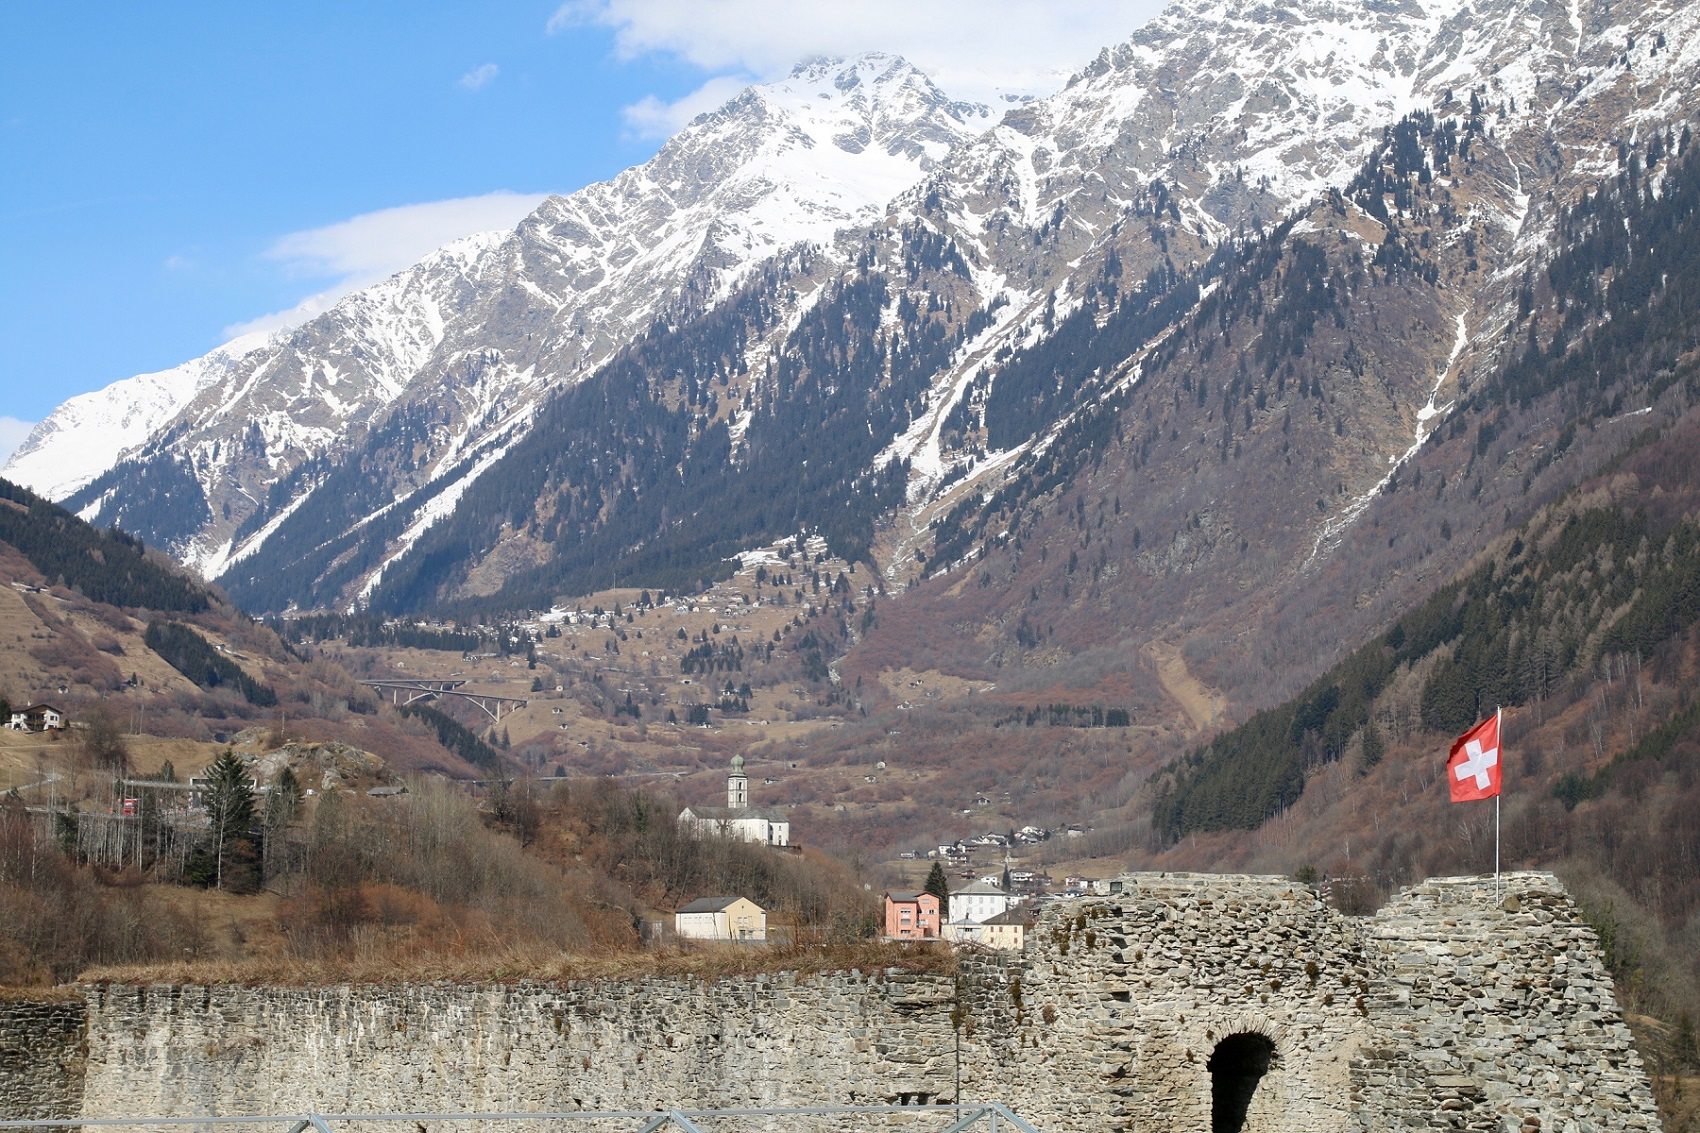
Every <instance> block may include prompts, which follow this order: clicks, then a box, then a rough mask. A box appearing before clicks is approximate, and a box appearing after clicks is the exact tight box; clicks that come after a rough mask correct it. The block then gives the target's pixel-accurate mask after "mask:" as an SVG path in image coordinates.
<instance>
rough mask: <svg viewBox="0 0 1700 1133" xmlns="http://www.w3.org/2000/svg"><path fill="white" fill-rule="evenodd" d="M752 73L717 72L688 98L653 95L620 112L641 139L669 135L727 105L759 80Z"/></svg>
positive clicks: (627, 124) (687, 96) (628, 126)
mask: <svg viewBox="0 0 1700 1133" xmlns="http://www.w3.org/2000/svg"><path fill="white" fill-rule="evenodd" d="M755 81H756V80H755V78H754V77H753V76H750V75H743V74H739V75H717V76H716V77H714V78H712V79H710V80H708V82H706V83H704V84H703V85H702V86H700V87H698V88H697V89H696V90H694V91H692V92H691V93H690V94H687V95H686V96H685V97H684V98H681V99H676V100H674V101H673V102H663V101H662V100H661V99H659V98H656V97H655V96H654V95H649V96H647V97H645V98H643V99H640V100H639V101H637V102H634V103H632V104H631V105H630V106H628V107H626V108H624V109H623V110H621V111H620V114H621V116H622V117H624V118H625V121H626V126H627V128H629V129H630V130H631V131H632V133H634V134H636V135H637V136H638V137H641V138H669V137H672V136H673V135H674V134H675V133H677V132H678V130H679V127H681V126H683V125H684V124H685V123H687V122H689V121H690V120H691V119H692V118H695V117H696V116H697V115H698V114H705V113H707V112H708V111H710V110H715V109H718V108H719V107H721V106H724V105H725V104H726V103H727V102H728V101H730V100H731V99H732V97H733V96H735V95H736V94H737V93H738V92H739V91H741V90H743V89H744V88H745V87H747V86H749V85H750V84H751V83H753V82H755Z"/></svg>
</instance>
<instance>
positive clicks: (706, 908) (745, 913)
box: [673, 897, 767, 941]
mask: <svg viewBox="0 0 1700 1133" xmlns="http://www.w3.org/2000/svg"><path fill="white" fill-rule="evenodd" d="M673 931H674V932H676V933H678V934H679V936H680V938H682V939H684V940H732V941H752V940H766V939H767V910H765V909H763V908H762V907H761V906H760V905H758V904H756V903H755V902H754V901H752V900H750V899H749V898H748V897H698V898H697V899H696V900H695V901H692V902H691V903H690V904H688V905H686V906H685V907H684V908H682V909H680V910H679V911H678V912H676V913H674V914H673Z"/></svg>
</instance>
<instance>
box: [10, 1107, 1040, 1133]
mask: <svg viewBox="0 0 1700 1133" xmlns="http://www.w3.org/2000/svg"><path fill="white" fill-rule="evenodd" d="M946 1115H948V1117H949V1120H948V1121H947V1123H946V1124H944V1125H935V1124H933V1123H932V1122H931V1121H930V1120H929V1119H930V1118H935V1117H944V1116H946ZM858 1117H859V1118H862V1119H864V1122H863V1123H864V1124H870V1125H871V1124H880V1122H876V1121H874V1120H872V1119H875V1118H884V1119H890V1118H899V1119H905V1121H906V1124H907V1123H908V1122H915V1123H918V1124H919V1127H920V1128H922V1129H925V1130H928V1133H968V1131H969V1130H976V1133H1039V1131H1038V1130H1037V1129H1035V1128H1034V1127H1033V1126H1032V1125H1030V1124H1028V1123H1027V1122H1026V1121H1024V1120H1022V1119H1021V1118H1020V1117H1018V1116H1016V1114H1015V1113H1013V1112H1012V1111H1011V1110H1010V1109H1009V1107H1007V1106H1005V1105H1002V1104H1001V1103H998V1102H975V1103H968V1104H957V1103H950V1104H938V1105H931V1104H916V1105H838V1106H777V1107H763V1108H754V1109H667V1110H573V1111H570V1112H563V1113H547V1112H538V1113H529V1112H515V1113H302V1114H253V1115H249V1116H233V1115H228V1114H225V1115H219V1116H217V1117H213V1116H199V1117H68V1118H12V1119H6V1120H0V1130H6V1129H42V1130H46V1129H97V1128H125V1127H129V1128H160V1129H164V1128H169V1127H173V1126H201V1127H205V1128H208V1129H209V1130H210V1129H211V1128H212V1127H214V1126H229V1125H246V1126H254V1127H256V1128H262V1129H263V1128H271V1127H280V1128H281V1129H282V1131H283V1133H309V1131H310V1130H311V1131H313V1133H343V1131H340V1130H339V1129H338V1126H346V1125H354V1124H359V1125H368V1124H376V1125H387V1124H397V1123H401V1122H407V1123H410V1124H412V1125H413V1126H414V1129H415V1130H418V1131H420V1133H424V1131H425V1130H427V1129H428V1127H429V1125H431V1124H457V1123H461V1122H498V1123H505V1122H554V1121H576V1122H586V1121H591V1122H597V1121H601V1122H615V1123H630V1126H631V1129H632V1133H663V1131H664V1130H666V1128H667V1126H669V1125H671V1126H673V1130H672V1131H671V1133H707V1131H706V1130H705V1129H704V1125H707V1124H712V1123H716V1122H719V1121H722V1120H725V1119H738V1120H741V1121H742V1122H743V1123H746V1124H749V1123H754V1124H759V1125H761V1126H767V1127H771V1126H773V1125H774V1124H775V1123H776V1120H777V1119H785V1120H784V1125H785V1127H787V1128H799V1127H802V1126H803V1125H805V1124H806V1123H805V1122H804V1121H803V1119H807V1118H829V1119H837V1120H836V1121H833V1122H832V1123H831V1125H830V1128H832V1129H834V1130H845V1129H854V1128H856V1125H855V1123H854V1122H853V1121H852V1122H846V1121H844V1120H843V1119H844V1118H852V1119H854V1118H858ZM1006 1123H1007V1124H1006ZM409 1133H413V1131H409Z"/></svg>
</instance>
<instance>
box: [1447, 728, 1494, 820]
mask: <svg viewBox="0 0 1700 1133" xmlns="http://www.w3.org/2000/svg"><path fill="white" fill-rule="evenodd" d="M1499 768H1500V758H1499V713H1497V712H1495V713H1494V714H1493V715H1492V716H1489V717H1488V718H1487V719H1486V720H1483V721H1482V722H1481V723H1480V724H1477V725H1476V726H1475V727H1474V728H1471V729H1470V730H1469V731H1467V732H1465V733H1464V734H1463V735H1461V736H1459V737H1458V738H1457V739H1455V740H1453V741H1452V754H1451V755H1449V756H1448V757H1447V759H1446V784H1447V786H1448V787H1450V788H1451V789H1452V801H1453V802H1455V803H1467V802H1471V801H1472V800H1475V799H1491V798H1493V797H1494V796H1495V795H1497V794H1499Z"/></svg>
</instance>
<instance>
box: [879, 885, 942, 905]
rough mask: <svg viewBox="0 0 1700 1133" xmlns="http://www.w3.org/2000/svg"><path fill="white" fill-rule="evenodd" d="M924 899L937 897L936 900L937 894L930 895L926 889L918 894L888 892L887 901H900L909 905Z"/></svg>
mask: <svg viewBox="0 0 1700 1133" xmlns="http://www.w3.org/2000/svg"><path fill="white" fill-rule="evenodd" d="M922 897H935V898H936V897H937V894H934V893H929V892H927V891H926V890H925V889H922V890H919V891H917V892H906V893H897V892H887V893H886V898H887V900H891V901H900V902H903V903H904V904H908V903H911V902H914V901H919V900H920V899H921V898H922Z"/></svg>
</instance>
